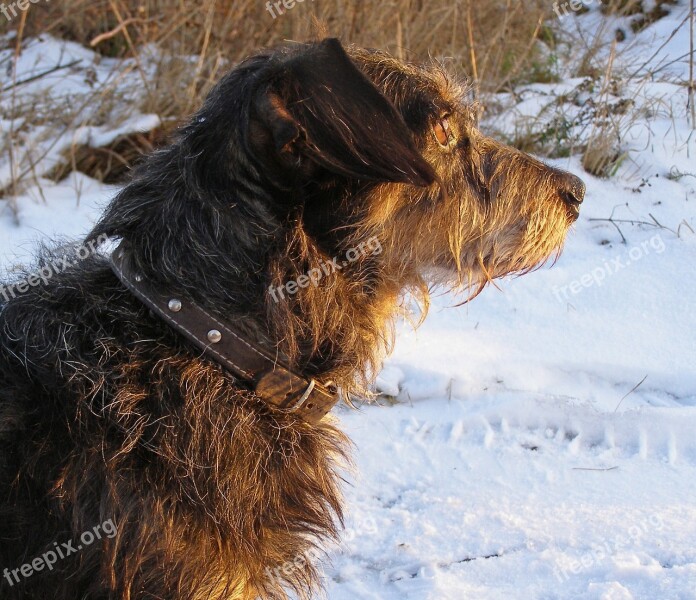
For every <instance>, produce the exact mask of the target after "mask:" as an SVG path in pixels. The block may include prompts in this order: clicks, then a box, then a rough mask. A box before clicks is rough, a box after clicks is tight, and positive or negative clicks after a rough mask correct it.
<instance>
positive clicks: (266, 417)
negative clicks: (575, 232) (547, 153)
mask: <svg viewBox="0 0 696 600" xmlns="http://www.w3.org/2000/svg"><path fill="white" fill-rule="evenodd" d="M350 55H351V57H352V61H353V62H351V61H350V60H348V58H347V57H346V55H345V54H343V51H342V50H341V49H340V46H338V44H337V43H336V42H332V41H326V42H323V43H318V44H310V45H291V46H287V47H283V48H280V49H277V50H274V51H268V52H263V53H260V54H259V55H257V56H255V57H253V58H251V59H249V60H247V61H246V62H244V63H242V64H241V65H240V66H238V67H237V68H236V69H234V70H233V71H232V72H231V73H230V74H228V75H227V76H226V77H225V78H224V79H223V80H222V81H221V82H220V84H219V85H218V86H217V87H216V88H215V90H213V92H212V93H211V95H210V97H209V98H208V99H207V100H206V102H205V104H204V106H203V107H202V108H201V110H200V111H199V113H197V114H196V115H194V116H193V117H192V119H191V121H190V122H189V124H188V125H186V126H185V127H183V128H182V130H181V131H180V132H179V134H178V136H177V138H176V140H175V141H174V142H173V144H172V145H171V146H169V147H168V148H165V149H164V150H161V151H159V152H157V153H155V154H153V155H152V156H150V157H148V158H147V159H146V160H145V161H144V162H143V164H142V165H141V166H140V168H139V169H138V170H137V171H136V172H135V174H134V177H133V181H132V183H130V184H129V185H128V186H127V187H126V188H124V190H123V191H122V192H121V193H120V194H119V195H118V196H117V197H116V198H115V200H114V201H113V202H112V204H111V206H110V207H109V209H108V210H107V212H106V214H105V215H104V217H103V219H102V220H101V221H100V223H98V224H97V226H96V227H95V229H94V231H93V232H92V236H91V237H95V236H97V235H99V234H108V235H110V236H114V237H125V238H127V239H128V240H129V241H130V243H131V245H132V248H133V252H134V256H135V259H136V261H137V264H138V267H139V270H140V271H141V272H142V273H143V275H144V276H145V277H148V278H150V279H152V280H154V281H156V282H158V284H159V285H161V286H162V287H163V288H164V287H166V288H167V289H169V290H171V292H172V294H176V295H177V296H181V297H187V298H191V299H193V300H195V301H197V302H198V303H200V304H202V305H204V306H205V307H207V308H208V309H209V310H212V311H214V312H215V313H216V314H218V315H220V316H221V317H224V318H226V319H230V320H232V321H234V322H235V323H236V324H237V325H238V326H241V327H244V328H245V330H246V332H247V335H248V336H249V337H252V338H254V339H258V340H261V341H262V343H264V344H266V346H267V347H268V348H269V350H272V351H277V352H278V353H279V354H280V355H283V356H285V357H286V359H287V360H288V361H290V362H291V364H292V365H293V366H294V367H295V368H296V369H297V370H298V371H301V372H304V373H306V374H307V375H312V376H316V377H318V378H319V379H321V380H323V381H327V380H332V381H335V382H337V383H338V384H340V386H342V388H343V389H344V390H346V392H349V393H360V392H364V390H365V387H366V383H367V382H368V381H369V378H370V375H371V374H373V373H374V372H375V370H376V369H377V368H378V366H379V360H380V358H381V357H382V356H383V354H384V352H385V351H386V349H387V348H388V347H389V344H390V341H391V325H392V323H393V320H394V318H395V316H396V314H397V313H398V310H399V304H400V298H401V297H402V295H403V293H404V291H405V290H415V291H419V292H420V293H421V294H422V295H423V296H424V297H426V296H427V289H428V286H429V285H430V284H432V283H448V284H451V285H454V286H465V287H469V288H471V289H473V290H476V289H477V288H478V287H480V286H483V285H485V284H486V283H487V282H489V281H491V280H492V279H493V278H495V277H500V276H502V275H505V274H508V273H514V272H524V271H527V270H529V269H531V268H533V267H534V266H536V265H538V264H539V263H541V262H543V261H545V260H546V259H547V258H549V257H550V256H552V255H553V254H554V253H556V252H557V251H558V250H559V249H560V247H561V244H562V241H563V239H564V236H565V233H566V231H567V229H568V226H569V225H570V223H571V222H572V220H573V219H574V216H575V215H574V213H572V212H569V211H570V209H569V204H568V202H564V201H563V199H564V198H563V196H564V195H566V196H567V195H570V196H571V199H572V198H574V199H578V198H581V190H580V189H579V188H580V187H581V184H580V183H579V181H578V180H576V179H573V178H572V177H570V176H569V175H567V174H564V173H562V172H560V171H557V170H554V169H550V168H549V167H546V166H544V165H542V164H541V163H539V162H537V161H535V160H534V159H532V158H530V157H528V156H526V155H523V154H521V153H518V152H516V151H514V150H512V149H510V148H506V147H503V146H502V145H500V144H498V143H496V142H494V141H492V140H490V139H488V138H485V137H484V136H483V135H482V134H480V133H479V132H478V131H477V129H476V128H475V123H474V109H473V107H472V106H471V105H470V104H467V102H466V92H465V89H464V88H462V87H460V86H459V85H457V84H456V83H455V82H454V81H453V80H451V79H450V78H449V77H448V76H447V75H446V74H445V73H444V72H443V71H442V70H441V69H439V68H436V67H432V68H431V67H427V68H426V67H415V66H412V65H404V64H402V63H399V62H398V61H396V60H394V59H392V58H391V57H389V56H387V55H384V54H381V53H377V52H368V51H365V50H360V49H352V50H351V51H350ZM356 66H357V67H358V69H360V71H362V73H364V74H365V75H366V76H367V78H365V76H364V75H362V74H361V72H360V71H358V70H357V69H356V68H355V67H356ZM370 82H372V83H370ZM444 113H448V114H449V115H450V117H449V119H450V123H451V126H452V133H453V135H454V136H455V138H454V139H453V141H452V144H451V145H450V146H448V147H447V148H444V147H442V146H441V145H439V144H438V142H437V141H436V139H435V137H434V136H433V134H432V127H433V123H434V122H437V120H438V119H440V118H441V117H442V116H443V114H444ZM565 199H566V200H567V197H566V198H565ZM571 204H572V202H571ZM375 236H376V238H377V239H378V240H379V241H380V244H381V247H382V248H383V252H382V253H381V254H379V255H375V254H364V255H362V256H360V258H359V259H358V260H355V261H354V262H352V263H351V264H349V265H347V266H346V267H345V269H343V270H342V271H341V272H339V273H336V274H333V275H331V276H327V277H324V278H323V279H322V280H321V281H319V283H318V285H316V286H313V285H310V286H309V287H306V288H303V289H300V290H299V291H298V293H297V294H295V295H286V296H284V297H283V298H281V299H280V301H279V302H275V301H273V300H272V299H271V297H270V295H269V293H268V289H269V286H279V285H283V284H284V283H285V282H287V281H290V280H294V279H297V278H298V277H299V276H300V275H303V274H305V273H307V272H308V271H309V270H310V269H311V268H313V267H315V266H316V265H317V264H318V263H319V262H320V261H326V260H329V259H330V258H331V257H337V256H338V257H340V256H344V255H345V253H346V252H347V251H348V250H349V249H351V248H355V247H357V246H358V245H359V244H360V243H361V242H364V241H365V240H368V239H370V238H372V237H375ZM0 302H2V301H0ZM346 445H347V441H346V440H345V438H344V437H343V436H342V434H341V433H340V432H338V431H337V430H336V429H335V428H334V426H333V425H332V421H331V420H330V419H326V420H325V421H324V422H322V424H320V425H319V426H310V425H308V424H307V423H304V422H302V421H301V420H299V419H298V418H297V417H295V416H294V415H293V414H288V413H285V412H283V411H279V410H276V409H274V408H271V407H269V406H267V405H266V404H265V403H264V402H262V401H260V400H259V399H258V398H256V397H255V395H254V394H253V393H252V392H251V391H250V390H249V389H248V387H247V386H246V384H245V383H244V382H240V381H238V380H236V379H235V378H234V377H233V376H232V375H231V374H230V373H228V372H226V371H225V370H224V369H223V368H221V367H220V366H218V365H217V364H215V363H213V362H211V361H209V360H207V359H204V358H201V357H200V353H199V352H197V351H196V350H195V349H193V348H192V346H191V345H190V344H189V343H187V342H186V341H185V340H184V339H183V338H181V337H180V336H178V335H177V334H175V333H174V332H173V331H172V330H171V329H169V328H168V326H167V325H165V324H164V323H162V322H161V321H159V320H158V319H157V318H155V317H153V315H152V314H150V313H149V311H148V310H147V309H145V308H144V307H143V306H142V305H141V304H140V303H139V301H137V300H136V299H135V298H134V297H132V296H131V295H130V294H129V293H128V292H127V291H126V290H125V289H124V288H123V286H122V285H121V284H120V283H119V282H118V281H117V279H116V278H115V277H114V276H113V274H112V273H111V271H110V270H109V267H108V264H107V262H106V260H105V259H104V258H102V257H99V256H94V257H92V258H89V259H87V260H85V261H82V262H80V263H79V264H75V265H73V266H72V267H71V268H70V269H68V270H66V271H65V272H63V273H61V274H60V275H56V276H55V277H54V278H52V279H51V280H50V281H49V283H48V284H46V285H41V286H38V287H35V288H32V289H31V290H30V291H29V292H27V293H25V294H21V295H18V296H17V297H16V298H14V299H12V300H10V301H9V302H3V303H2V304H0V569H1V568H5V567H8V568H9V569H14V568H17V567H19V566H21V565H22V564H23V563H27V562H31V560H32V559H33V558H34V557H37V556H41V555H42V554H43V553H44V552H46V551H47V550H50V549H52V548H53V545H54V542H60V541H65V540H77V539H79V536H80V534H81V533H82V532H83V531H86V530H89V529H91V528H92V527H93V526H94V525H96V524H98V523H102V522H104V521H106V520H108V519H112V520H113V522H114V523H115V525H116V527H117V531H118V534H117V535H116V536H115V537H114V538H113V539H104V540H101V541H100V542H98V543H95V544H93V545H91V546H87V547H85V548H83V549H82V550H81V551H80V552H79V553H77V554H74V555H73V556H71V557H69V558H66V559H65V560H62V561H59V562H58V563H57V564H56V565H55V567H54V569H53V570H52V571H50V572H46V571H44V572H42V573H36V574H34V575H32V576H31V577H29V578H22V580H21V583H17V584H15V585H14V586H9V584H8V583H7V580H6V579H5V578H2V579H0V597H2V598H3V600H20V599H21V600H29V599H31V600H33V599H36V600H39V599H41V600H44V599H46V598H55V599H56V600H76V599H78V600H79V599H85V600H106V599H109V600H121V599H123V600H146V599H147V600H155V599H164V600H203V599H204V598H205V599H210V600H233V599H240V600H252V599H253V598H256V597H262V598H271V599H276V598H277V599H281V598H286V592H285V591H284V586H286V587H289V588H292V589H294V590H295V591H296V592H297V593H298V594H300V595H301V596H302V597H309V596H310V595H311V593H312V591H313V590H316V589H317V587H318V585H319V579H318V576H317V571H316V568H315V565H313V564H311V562H307V561H300V562H299V564H300V567H298V566H297V564H298V561H297V560H296V559H297V557H298V556H307V553H308V551H309V550H310V549H311V548H313V547H314V546H315V545H317V544H321V542H322V541H325V540H326V539H327V538H330V537H334V536H336V533H337V529H336V527H337V526H336V522H337V521H339V522H340V516H341V502H340V494H339V489H338V476H337V472H336V469H337V468H339V466H338V465H339V463H340V460H341V458H342V457H343V456H344V453H345V448H346ZM289 563H292V564H294V565H295V567H293V568H290V569H282V568H281V569H279V567H282V566H283V565H287V564H289ZM269 570H270V571H275V573H276V577H270V576H269Z"/></svg>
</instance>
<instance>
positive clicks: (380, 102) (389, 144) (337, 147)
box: [255, 39, 436, 186]
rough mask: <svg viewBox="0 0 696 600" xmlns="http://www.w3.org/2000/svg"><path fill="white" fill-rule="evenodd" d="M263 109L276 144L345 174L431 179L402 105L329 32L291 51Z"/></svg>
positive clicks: (260, 100)
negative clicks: (324, 37) (384, 92)
mask: <svg viewBox="0 0 696 600" xmlns="http://www.w3.org/2000/svg"><path fill="white" fill-rule="evenodd" d="M255 109H256V113H257V115H258V116H259V118H260V120H261V122H262V123H263V125H264V127H265V128H266V129H267V130H268V131H269V132H270V135H271V136H272V138H273V146H274V147H275V150H276V152H278V153H279V154H280V155H281V158H282V156H283V155H285V156H286V157H288V156H289V157H292V156H295V157H297V156H300V157H303V158H308V159H310V160H311V161H312V162H314V163H316V164H318V165H320V166H322V167H324V168H326V169H328V170H329V171H332V172H334V173H338V174H341V175H345V176H348V177H354V178H357V179H364V180H371V181H389V182H398V183H410V184H413V185H419V186H428V185H430V184H432V183H433V181H434V180H435V177H436V176H435V172H434V171H433V168H432V167H431V166H430V165H429V164H428V163H427V162H426V160H425V159H424V158H423V157H422V156H421V154H420V152H419V151H418V148H417V147H416V144H415V142H414V140H413V133H412V132H411V130H410V129H409V128H408V126H407V125H406V123H405V122H404V120H403V119H402V117H401V115H400V114H399V113H398V111H397V110H396V108H395V107H394V105H393V104H392V103H391V102H390V101H389V100H388V99H387V98H385V97H384V95H382V93H381V92H380V91H379V90H378V89H377V87H376V86H375V85H374V84H373V83H372V82H371V81H370V80H369V79H368V78H367V77H366V76H365V75H364V74H363V73H362V72H361V71H360V70H359V69H358V68H357V67H356V66H355V64H354V63H353V61H351V59H350V58H349V56H348V55H347V54H346V52H345V50H344V49H343V47H342V46H341V44H340V42H339V41H338V40H336V39H327V40H324V41H323V42H319V43H317V44H314V45H313V46H310V47H309V48H308V49H306V50H303V51H302V52H300V53H298V54H297V55H296V56H294V57H292V58H290V59H288V60H287V61H286V62H285V63H284V64H283V65H282V67H281V72H280V73H279V74H278V75H277V77H276V78H275V80H274V81H273V82H272V83H270V84H269V86H268V87H266V88H264V89H262V90H261V91H260V92H259V94H258V95H257V97H256V102H255Z"/></svg>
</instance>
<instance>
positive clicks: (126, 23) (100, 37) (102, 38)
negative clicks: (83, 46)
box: [89, 17, 154, 48]
mask: <svg viewBox="0 0 696 600" xmlns="http://www.w3.org/2000/svg"><path fill="white" fill-rule="evenodd" d="M153 20H154V19H139V18H138V17H130V18H128V19H126V20H125V21H122V22H121V23H119V24H118V25H116V27H114V28H113V29H112V30H111V31H106V32H105V33H102V34H100V35H98V36H96V37H95V38H93V39H92V41H91V42H90V43H89V46H90V48H94V47H95V46H97V45H98V44H101V43H102V42H104V41H106V40H110V39H111V38H112V37H115V36H117V35H118V34H119V33H121V31H123V29H125V28H126V27H128V26H129V25H132V24H133V23H147V22H148V21H153Z"/></svg>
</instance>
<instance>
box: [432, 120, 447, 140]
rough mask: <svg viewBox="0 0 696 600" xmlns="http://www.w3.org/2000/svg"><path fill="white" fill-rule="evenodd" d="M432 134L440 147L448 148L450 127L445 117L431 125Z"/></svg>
mask: <svg viewBox="0 0 696 600" xmlns="http://www.w3.org/2000/svg"><path fill="white" fill-rule="evenodd" d="M433 133H434V134H435V137H436V138H437V141H438V143H439V144H440V146H445V147H447V146H449V143H450V125H449V120H448V119H447V117H443V118H442V119H440V120H439V121H438V122H437V123H435V125H433Z"/></svg>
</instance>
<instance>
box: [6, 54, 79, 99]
mask: <svg viewBox="0 0 696 600" xmlns="http://www.w3.org/2000/svg"><path fill="white" fill-rule="evenodd" d="M80 62H82V59H81V58H78V59H76V60H74V61H72V62H69V63H68V64H67V65H56V66H55V67H52V68H50V69H47V70H46V71H43V72H42V73H38V74H37V75H32V76H31V77H27V78H26V79H20V80H19V81H14V82H12V83H11V84H10V85H7V86H5V87H4V88H2V90H0V91H2V92H6V91H7V90H11V89H13V88H16V87H18V86H20V85H24V84H25V83H31V82H32V81H36V80H37V79H41V78H42V77H45V76H46V75H50V74H51V73H55V72H56V71H60V70H61V69H69V68H70V67H74V66H75V65H76V64H78V63H80Z"/></svg>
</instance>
